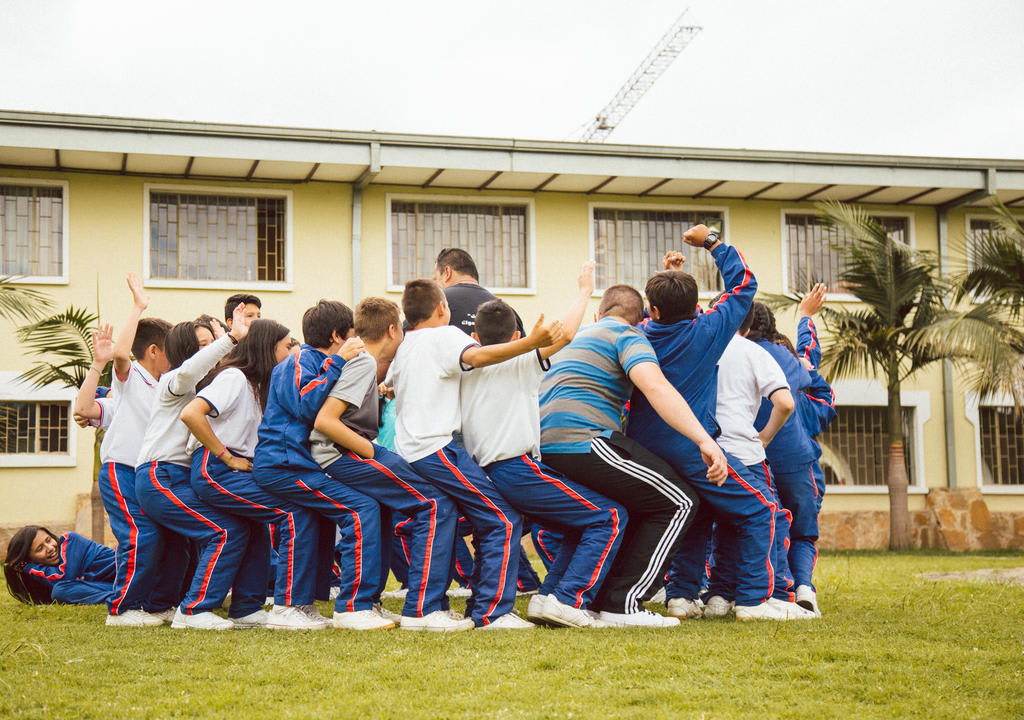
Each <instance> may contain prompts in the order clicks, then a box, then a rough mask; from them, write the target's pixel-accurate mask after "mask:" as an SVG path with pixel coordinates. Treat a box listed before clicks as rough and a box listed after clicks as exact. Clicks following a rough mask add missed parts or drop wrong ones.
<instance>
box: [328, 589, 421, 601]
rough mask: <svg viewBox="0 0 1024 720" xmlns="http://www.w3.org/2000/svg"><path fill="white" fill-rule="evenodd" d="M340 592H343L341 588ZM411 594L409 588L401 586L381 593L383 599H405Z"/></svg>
mask: <svg viewBox="0 0 1024 720" xmlns="http://www.w3.org/2000/svg"><path fill="white" fill-rule="evenodd" d="M338 592H339V593H340V592H341V588H338ZM408 594H409V588H399V589H398V590H385V591H384V592H382V593H381V594H380V599H381V600H405V596H406V595H408Z"/></svg>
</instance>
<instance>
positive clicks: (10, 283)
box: [0, 275, 53, 322]
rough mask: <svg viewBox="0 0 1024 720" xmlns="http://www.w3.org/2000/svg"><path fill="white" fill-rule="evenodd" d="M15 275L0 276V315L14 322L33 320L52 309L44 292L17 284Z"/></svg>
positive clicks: (50, 300)
mask: <svg viewBox="0 0 1024 720" xmlns="http://www.w3.org/2000/svg"><path fill="white" fill-rule="evenodd" d="M17 280H18V278H17V276H14V275H8V276H0V317H3V318H7V319H8V320H10V321H12V322H14V321H17V320H22V321H30V320H35V319H36V318H39V317H41V316H42V315H43V313H45V312H48V311H50V310H52V309H53V300H52V299H51V298H50V296H49V295H47V294H46V293H44V292H41V291H39V290H34V289H32V288H29V287H25V286H24V285H18V284H17Z"/></svg>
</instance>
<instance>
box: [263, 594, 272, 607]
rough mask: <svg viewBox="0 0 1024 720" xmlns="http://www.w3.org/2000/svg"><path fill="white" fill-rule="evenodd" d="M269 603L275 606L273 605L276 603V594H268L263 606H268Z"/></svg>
mask: <svg viewBox="0 0 1024 720" xmlns="http://www.w3.org/2000/svg"><path fill="white" fill-rule="evenodd" d="M267 605H270V606H271V607H273V605H274V596H273V595H267V597H266V598H264V599H263V606H264V607H266V606H267Z"/></svg>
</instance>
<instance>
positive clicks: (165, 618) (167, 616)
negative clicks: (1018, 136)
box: [149, 608, 177, 623]
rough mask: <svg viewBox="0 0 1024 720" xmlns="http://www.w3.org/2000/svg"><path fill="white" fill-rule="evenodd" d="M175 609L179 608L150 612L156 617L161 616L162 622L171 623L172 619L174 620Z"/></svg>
mask: <svg viewBox="0 0 1024 720" xmlns="http://www.w3.org/2000/svg"><path fill="white" fill-rule="evenodd" d="M175 610H177V608H167V609H166V610H161V611H160V612H151V613H149V614H150V615H152V616H153V617H155V618H160V621H161V622H164V623H170V622H171V621H172V620H174V612H175Z"/></svg>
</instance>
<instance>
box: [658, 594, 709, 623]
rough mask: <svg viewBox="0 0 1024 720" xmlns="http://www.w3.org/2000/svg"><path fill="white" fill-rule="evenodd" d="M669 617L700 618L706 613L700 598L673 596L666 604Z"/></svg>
mask: <svg viewBox="0 0 1024 720" xmlns="http://www.w3.org/2000/svg"><path fill="white" fill-rule="evenodd" d="M666 607H667V609H668V614H669V617H675V618H682V619H685V618H699V617H702V616H703V615H704V608H703V605H702V604H701V602H700V600H690V599H689V598H672V599H671V600H669V601H668V604H667V605H666Z"/></svg>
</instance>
